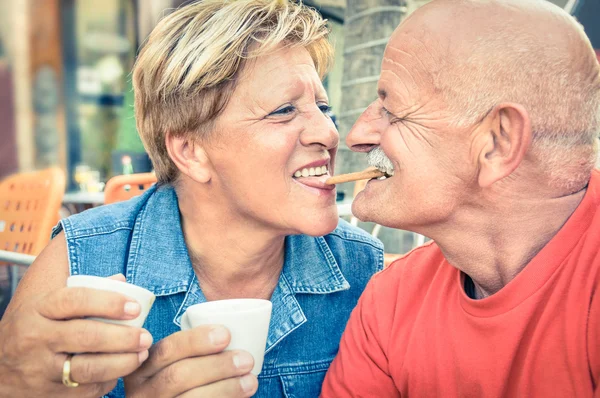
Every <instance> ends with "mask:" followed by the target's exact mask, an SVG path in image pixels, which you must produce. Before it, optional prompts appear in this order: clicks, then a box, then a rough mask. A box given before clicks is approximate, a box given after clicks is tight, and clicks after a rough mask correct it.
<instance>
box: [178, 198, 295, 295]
mask: <svg viewBox="0 0 600 398" xmlns="http://www.w3.org/2000/svg"><path fill="white" fill-rule="evenodd" d="M179 208H180V212H181V224H182V229H183V233H184V236H185V241H186V245H187V247H188V252H189V254H190V259H191V260H192V265H193V267H194V272H195V273H196V275H197V277H198V280H199V281H200V286H201V288H202V292H203V293H204V295H205V296H206V298H207V299H208V300H217V299H227V298H264V299H269V298H270V297H271V295H272V294H273V291H274V289H275V287H276V286H277V282H278V281H279V275H280V273H281V270H282V268H283V262H284V251H285V247H284V242H285V236H284V235H282V234H276V233H274V232H273V231H269V230H268V229H267V228H260V226H257V225H256V224H252V223H246V222H244V221H243V220H240V219H233V217H232V216H231V214H232V212H231V211H228V209H222V208H220V205H219V204H218V203H215V201H206V202H205V203H202V201H199V200H198V198H197V197H196V198H194V197H188V196H186V195H185V194H183V195H179Z"/></svg>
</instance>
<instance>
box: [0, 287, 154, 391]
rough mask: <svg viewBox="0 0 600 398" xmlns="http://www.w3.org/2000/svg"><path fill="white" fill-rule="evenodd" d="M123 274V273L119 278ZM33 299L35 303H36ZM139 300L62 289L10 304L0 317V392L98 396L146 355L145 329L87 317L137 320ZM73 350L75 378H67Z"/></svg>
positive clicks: (148, 344) (147, 337)
mask: <svg viewBox="0 0 600 398" xmlns="http://www.w3.org/2000/svg"><path fill="white" fill-rule="evenodd" d="M119 278H121V277H119ZM32 301H33V302H32ZM139 312H140V306H139V304H138V303H137V302H132V301H131V299H130V298H128V297H126V296H124V295H121V294H119V293H113V292H107V291H101V290H95V289H86V288H66V287H65V288H61V289H59V290H56V291H54V292H51V293H50V294H48V295H47V296H45V297H43V298H42V299H39V300H28V301H26V302H23V301H21V303H20V304H19V305H18V306H17V307H15V308H11V311H10V312H7V314H6V315H5V316H4V318H3V319H2V321H0V385H1V386H2V388H0V397H28V396H45V397H99V396H102V395H104V394H106V393H108V392H109V391H110V390H112V389H113V388H114V386H115V384H116V382H117V379H118V378H120V377H124V376H126V375H128V374H130V373H131V372H133V371H134V370H136V369H137V368H138V367H139V366H140V365H141V363H143V361H144V360H145V359H146V358H147V356H148V351H147V349H148V348H149V347H150V345H151V344H152V336H151V335H150V334H149V333H148V332H147V331H145V330H144V329H140V328H135V327H130V326H122V325H113V324H108V323H104V322H100V321H93V320H87V319H83V318H84V317H101V318H109V319H132V318H135V317H136V316H137V315H138V314H139ZM68 353H78V354H76V355H74V356H73V358H72V360H71V372H70V376H71V380H73V381H74V382H77V383H79V386H78V387H74V388H69V387H66V386H65V385H63V383H62V371H63V364H64V362H65V360H66V358H67V355H68Z"/></svg>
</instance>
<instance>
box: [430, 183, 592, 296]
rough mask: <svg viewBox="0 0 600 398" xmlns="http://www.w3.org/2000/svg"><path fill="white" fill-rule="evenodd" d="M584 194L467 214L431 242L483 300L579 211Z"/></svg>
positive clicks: (520, 202) (508, 203)
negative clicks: (465, 277)
mask: <svg viewBox="0 0 600 398" xmlns="http://www.w3.org/2000/svg"><path fill="white" fill-rule="evenodd" d="M585 191H586V190H585V189H583V190H581V191H579V192H576V193H574V194H571V195H568V196H563V197H559V198H545V199H544V198H535V199H531V200H524V199H523V198H519V199H516V200H512V201H509V200H505V201H503V202H502V203H501V204H498V205H495V206H494V205H491V206H479V207H478V208H471V209H469V210H468V211H463V212H459V213H458V214H457V215H456V217H454V218H453V220H452V222H451V223H446V224H445V225H442V226H440V227H437V228H434V229H435V230H434V231H433V232H432V233H431V234H430V236H431V238H432V239H433V240H435V241H436V243H437V244H438V246H439V247H440V249H441V250H442V252H443V253H444V256H445V257H446V259H447V260H448V262H449V263H450V264H452V265H453V266H454V267H456V268H458V269H459V270H461V271H462V272H464V273H465V274H467V275H468V276H469V277H471V279H472V280H473V282H474V285H475V293H476V296H477V298H484V297H487V296H490V295H492V294H494V293H496V292H498V291H499V290H500V289H502V288H503V287H504V286H506V285H507V284H508V283H509V282H510V281H511V280H513V279H514V278H515V277H516V276H517V274H519V272H521V271H522V270H523V268H525V266H526V265H527V264H528V263H529V262H530V261H531V260H532V259H533V258H534V257H535V256H536V255H537V253H538V252H539V251H540V250H542V248H543V247H544V246H545V245H546V244H547V243H548V242H549V241H550V240H551V239H552V238H553V237H554V236H555V235H556V233H557V232H558V231H559V230H560V229H561V228H562V226H563V225H564V224H565V223H566V222H567V220H568V219H569V217H570V216H571V215H572V214H573V212H574V211H575V209H576V208H577V206H579V203H581V200H582V199H583V197H584V195H585ZM449 224H451V226H448V225H449Z"/></svg>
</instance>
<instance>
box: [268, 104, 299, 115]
mask: <svg viewBox="0 0 600 398" xmlns="http://www.w3.org/2000/svg"><path fill="white" fill-rule="evenodd" d="M295 110H296V108H294V107H293V106H291V105H289V106H286V107H284V108H281V109H277V110H276V111H275V112H272V113H270V114H269V116H281V115H289V114H290V113H293V112H294V111H295Z"/></svg>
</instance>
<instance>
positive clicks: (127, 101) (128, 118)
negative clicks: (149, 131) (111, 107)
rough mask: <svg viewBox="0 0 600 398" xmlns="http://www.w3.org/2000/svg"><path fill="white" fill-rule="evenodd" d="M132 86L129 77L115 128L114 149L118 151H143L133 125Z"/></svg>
mask: <svg viewBox="0 0 600 398" xmlns="http://www.w3.org/2000/svg"><path fill="white" fill-rule="evenodd" d="M133 100H134V95H133V86H132V83H131V80H130V79H127V83H126V85H125V97H124V101H123V107H122V108H121V112H120V117H119V129H118V130H117V140H116V141H117V142H116V146H115V149H116V150H118V151H130V152H140V153H141V152H144V145H143V144H142V140H141V139H140V136H139V135H138V132H137V128H136V127H135V115H134V110H133Z"/></svg>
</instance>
